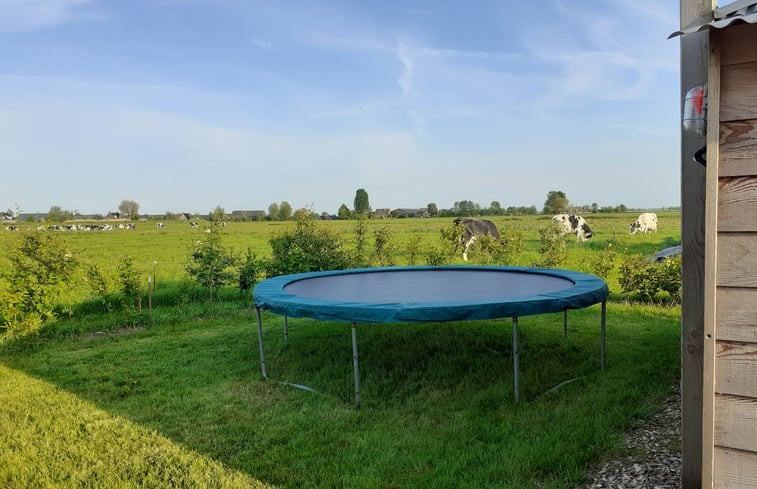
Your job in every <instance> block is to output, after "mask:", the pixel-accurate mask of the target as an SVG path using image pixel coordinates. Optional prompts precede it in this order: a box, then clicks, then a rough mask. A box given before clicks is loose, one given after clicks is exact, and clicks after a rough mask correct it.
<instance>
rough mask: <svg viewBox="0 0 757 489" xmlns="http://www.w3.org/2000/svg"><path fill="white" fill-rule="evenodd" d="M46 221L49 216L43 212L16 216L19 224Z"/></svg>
mask: <svg viewBox="0 0 757 489" xmlns="http://www.w3.org/2000/svg"><path fill="white" fill-rule="evenodd" d="M45 219H47V214H43V213H41V212H33V213H27V214H19V215H17V216H16V220H17V221H18V222H42V221H44V220H45Z"/></svg>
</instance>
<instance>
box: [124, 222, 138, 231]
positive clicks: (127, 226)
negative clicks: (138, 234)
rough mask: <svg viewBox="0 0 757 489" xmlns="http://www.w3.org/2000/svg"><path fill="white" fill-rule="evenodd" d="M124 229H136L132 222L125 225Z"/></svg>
mask: <svg viewBox="0 0 757 489" xmlns="http://www.w3.org/2000/svg"><path fill="white" fill-rule="evenodd" d="M126 229H131V230H135V229H137V224H136V223H134V222H130V223H128V224H126Z"/></svg>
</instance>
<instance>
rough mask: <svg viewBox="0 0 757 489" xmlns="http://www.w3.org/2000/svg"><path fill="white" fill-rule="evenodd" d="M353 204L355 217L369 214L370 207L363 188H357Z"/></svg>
mask: <svg viewBox="0 0 757 489" xmlns="http://www.w3.org/2000/svg"><path fill="white" fill-rule="evenodd" d="M354 204H355V206H354V208H355V214H357V215H360V214H367V213H369V212H371V205H370V203H369V202H368V192H366V191H365V189H364V188H359V189H357V192H355V200H354Z"/></svg>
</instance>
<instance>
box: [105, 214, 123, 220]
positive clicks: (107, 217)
mask: <svg viewBox="0 0 757 489" xmlns="http://www.w3.org/2000/svg"><path fill="white" fill-rule="evenodd" d="M115 219H121V213H120V212H108V213H107V214H105V220H107V221H113V220H115Z"/></svg>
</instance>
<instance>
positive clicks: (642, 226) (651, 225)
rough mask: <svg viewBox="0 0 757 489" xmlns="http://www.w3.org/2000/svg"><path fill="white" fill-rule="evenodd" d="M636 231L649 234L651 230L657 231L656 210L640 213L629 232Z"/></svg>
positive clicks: (633, 232)
mask: <svg viewBox="0 0 757 489" xmlns="http://www.w3.org/2000/svg"><path fill="white" fill-rule="evenodd" d="M636 231H638V232H640V233H644V234H647V233H648V232H650V231H654V232H655V233H656V232H657V214H655V213H654V212H644V213H642V214H641V215H639V218H638V219H636V222H635V223H633V224H631V229H629V230H628V234H635V233H636Z"/></svg>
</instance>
